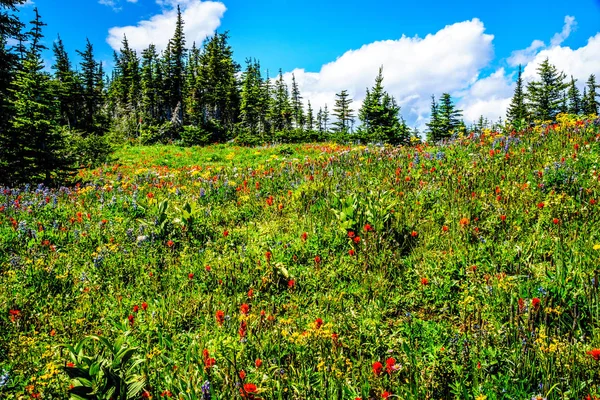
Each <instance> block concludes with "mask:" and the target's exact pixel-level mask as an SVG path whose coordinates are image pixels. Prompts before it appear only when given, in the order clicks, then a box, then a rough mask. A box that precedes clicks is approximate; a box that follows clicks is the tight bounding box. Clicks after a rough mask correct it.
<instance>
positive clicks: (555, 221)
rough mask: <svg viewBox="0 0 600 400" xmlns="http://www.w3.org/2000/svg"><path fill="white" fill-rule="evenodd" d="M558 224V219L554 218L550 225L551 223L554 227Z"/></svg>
mask: <svg viewBox="0 0 600 400" xmlns="http://www.w3.org/2000/svg"><path fill="white" fill-rule="evenodd" d="M559 222H560V221H559V220H558V218H554V219H553V220H552V223H553V224H554V225H558V223H559Z"/></svg>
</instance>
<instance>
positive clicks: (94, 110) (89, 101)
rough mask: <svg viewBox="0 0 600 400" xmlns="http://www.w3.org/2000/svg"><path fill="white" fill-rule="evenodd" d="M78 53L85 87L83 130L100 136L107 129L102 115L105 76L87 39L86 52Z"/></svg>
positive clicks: (81, 76) (81, 77)
mask: <svg viewBox="0 0 600 400" xmlns="http://www.w3.org/2000/svg"><path fill="white" fill-rule="evenodd" d="M77 53H78V54H79V56H80V57H81V63H80V64H79V65H80V66H81V75H80V79H81V82H82V85H83V105H82V106H83V120H82V125H81V126H82V128H83V130H85V131H86V132H88V133H95V134H100V133H102V132H104V130H105V129H106V127H105V126H104V125H105V124H103V119H102V116H101V115H100V111H101V107H102V104H103V97H104V93H103V87H104V75H103V73H102V67H101V65H100V63H98V62H97V61H96V60H95V59H94V46H92V44H91V43H90V41H89V39H87V42H86V46H85V50H84V51H79V50H77Z"/></svg>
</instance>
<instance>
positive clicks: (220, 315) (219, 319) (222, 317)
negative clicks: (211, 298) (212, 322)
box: [215, 310, 225, 326]
mask: <svg viewBox="0 0 600 400" xmlns="http://www.w3.org/2000/svg"><path fill="white" fill-rule="evenodd" d="M215 318H216V319H217V324H219V326H221V325H223V322H225V313H224V312H223V311H222V310H218V311H217V314H216V315H215Z"/></svg>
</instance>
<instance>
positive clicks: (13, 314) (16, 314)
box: [8, 310, 21, 322]
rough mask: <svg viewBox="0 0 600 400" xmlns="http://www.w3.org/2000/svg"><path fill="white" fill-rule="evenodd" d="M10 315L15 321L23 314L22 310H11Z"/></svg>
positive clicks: (12, 320)
mask: <svg viewBox="0 0 600 400" xmlns="http://www.w3.org/2000/svg"><path fill="white" fill-rule="evenodd" d="M8 315H9V316H10V320H11V322H15V321H16V320H17V318H19V316H20V315H21V310H9V311H8Z"/></svg>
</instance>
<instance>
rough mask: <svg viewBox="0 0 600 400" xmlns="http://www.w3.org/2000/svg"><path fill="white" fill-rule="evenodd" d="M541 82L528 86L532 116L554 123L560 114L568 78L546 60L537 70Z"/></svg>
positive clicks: (531, 83)
mask: <svg viewBox="0 0 600 400" xmlns="http://www.w3.org/2000/svg"><path fill="white" fill-rule="evenodd" d="M537 71H538V75H539V79H540V80H539V81H534V82H530V83H529V84H528V85H527V95H526V97H527V100H528V107H529V109H530V113H531V116H532V117H533V118H534V119H536V120H540V121H552V120H554V119H555V118H556V115H557V114H558V113H559V112H560V108H561V103H562V102H563V91H564V90H565V89H566V88H567V86H568V84H567V83H565V82H564V80H565V78H566V76H565V74H564V73H563V72H558V70H557V69H556V67H555V66H554V65H552V64H550V62H549V61H548V59H547V58H546V59H545V60H544V61H543V62H542V63H541V64H540V66H539V67H538V69H537Z"/></svg>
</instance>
